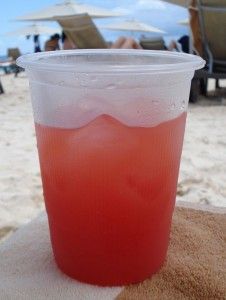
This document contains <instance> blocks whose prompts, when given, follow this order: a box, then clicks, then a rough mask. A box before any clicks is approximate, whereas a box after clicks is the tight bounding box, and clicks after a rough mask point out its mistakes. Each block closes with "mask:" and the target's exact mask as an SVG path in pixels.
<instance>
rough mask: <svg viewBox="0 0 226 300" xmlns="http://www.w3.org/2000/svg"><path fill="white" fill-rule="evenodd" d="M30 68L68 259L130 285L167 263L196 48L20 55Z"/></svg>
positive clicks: (44, 162)
mask: <svg viewBox="0 0 226 300" xmlns="http://www.w3.org/2000/svg"><path fill="white" fill-rule="evenodd" d="M17 63H18V65H19V66H21V67H24V68H25V69H26V72H27V74H28V76H29V81H30V90H31V96H32V105H33V112H34V121H35V128H36V135H37V144H38V152H39V159H40V168H41V176H42V182H43V190H44V198H45V204H46V210H47V213H48V220H49V227H50V234H51V241H52V247H53V252H54V256H55V259H56V262H57V265H58V266H59V268H60V269H61V270H62V271H63V272H65V273H66V274H68V275H69V276H71V277H73V278H75V279H78V280H80V281H84V282H88V283H93V284H99V285H124V284H129V283H134V282H139V281H142V280H144V279H146V278H148V277H150V276H151V275H152V274H154V273H155V272H157V271H158V270H159V269H160V267H161V266H162V264H163V263H164V260H165V257H166V252H167V247H168V243H169V234H170V226H171V219H172V213H173V209H174V204H175V196H176V187H177V180H178V171H179V165H180V157H181V150H182V144H183V136H184V127H185V120H186V110H187V105H188V98H189V92H190V85H191V79H192V77H193V75H194V71H195V70H196V69H199V68H201V67H203V66H204V61H203V60H202V59H201V58H200V57H197V56H193V55H188V54H181V53H173V52H164V51H145V50H144V51H142V50H81V51H80V50H73V51H57V52H46V53H39V54H31V55H25V56H22V57H20V58H19V59H18V61H17Z"/></svg>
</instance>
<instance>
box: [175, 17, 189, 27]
mask: <svg viewBox="0 0 226 300" xmlns="http://www.w3.org/2000/svg"><path fill="white" fill-rule="evenodd" d="M177 24H179V25H184V26H188V25H189V19H188V18H187V19H184V20H180V21H178V22H177Z"/></svg>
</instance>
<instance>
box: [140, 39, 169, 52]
mask: <svg viewBox="0 0 226 300" xmlns="http://www.w3.org/2000/svg"><path fill="white" fill-rule="evenodd" d="M140 45H141V47H142V48H143V49H145V50H166V46H165V43H164V40H163V38H162V37H157V38H150V39H141V40H140Z"/></svg>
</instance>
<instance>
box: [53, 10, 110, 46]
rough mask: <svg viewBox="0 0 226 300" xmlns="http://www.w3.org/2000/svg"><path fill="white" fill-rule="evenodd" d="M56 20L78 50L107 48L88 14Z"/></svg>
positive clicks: (57, 18)
mask: <svg viewBox="0 0 226 300" xmlns="http://www.w3.org/2000/svg"><path fill="white" fill-rule="evenodd" d="M55 19H56V21H57V22H58V23H59V24H60V25H61V27H62V28H63V31H64V33H65V34H66V36H67V37H68V39H69V40H70V41H71V42H72V43H73V44H74V45H76V46H77V48H79V49H97V48H99V49H100V48H107V43H106V42H105V40H104V38H103V36H102V35H101V33H100V32H99V30H98V29H97V27H96V25H95V24H94V23H93V21H92V19H91V17H90V16H89V15H88V14H80V15H76V16H75V15H73V16H66V17H56V18H55Z"/></svg>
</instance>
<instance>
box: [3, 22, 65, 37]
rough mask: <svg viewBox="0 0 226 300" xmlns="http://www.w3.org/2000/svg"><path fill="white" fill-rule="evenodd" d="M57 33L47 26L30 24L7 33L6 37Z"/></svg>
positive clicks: (57, 30)
mask: <svg viewBox="0 0 226 300" xmlns="http://www.w3.org/2000/svg"><path fill="white" fill-rule="evenodd" d="M53 33H59V29H54V28H51V27H47V26H42V25H38V24H31V25H27V26H25V27H21V28H19V29H17V30H15V31H11V32H7V33H6V34H5V35H7V36H28V35H41V34H53Z"/></svg>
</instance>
